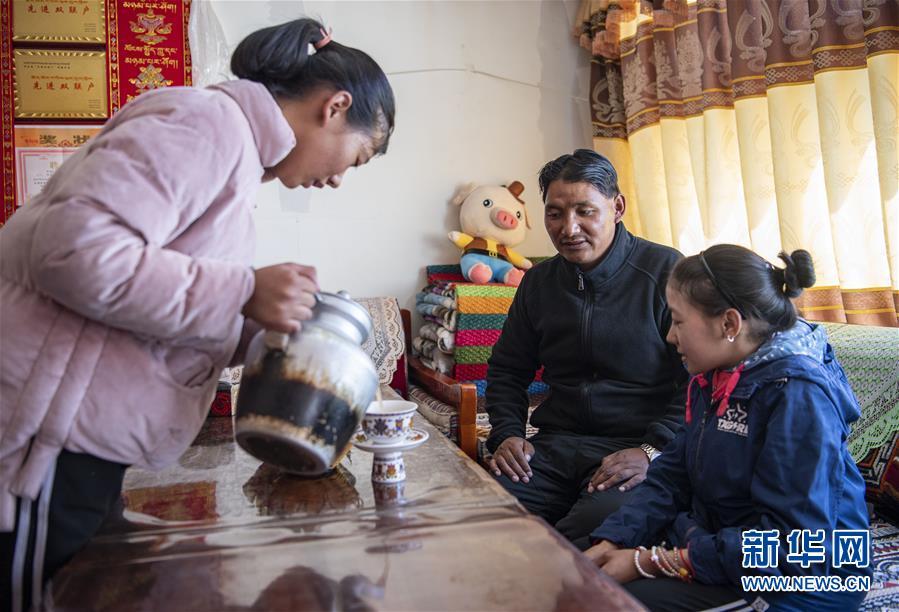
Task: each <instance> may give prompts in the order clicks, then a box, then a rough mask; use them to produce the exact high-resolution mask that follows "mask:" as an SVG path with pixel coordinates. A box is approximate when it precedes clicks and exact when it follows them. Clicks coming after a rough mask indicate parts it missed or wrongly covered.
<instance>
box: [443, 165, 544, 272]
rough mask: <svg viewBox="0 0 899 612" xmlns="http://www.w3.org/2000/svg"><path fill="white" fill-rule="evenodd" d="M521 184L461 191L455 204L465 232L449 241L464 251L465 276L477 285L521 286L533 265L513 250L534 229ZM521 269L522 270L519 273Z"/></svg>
mask: <svg viewBox="0 0 899 612" xmlns="http://www.w3.org/2000/svg"><path fill="white" fill-rule="evenodd" d="M522 191H524V185H522V184H521V183H519V182H518V181H515V182H513V183H512V184H510V185H508V186H506V185H500V186H482V187H477V186H476V185H475V184H474V183H472V184H469V185H465V186H464V187H461V188H460V189H459V190H458V191H457V192H456V196H455V197H454V198H453V200H452V203H453V204H454V205H456V206H459V207H460V209H459V220H460V221H461V225H462V231H461V232H450V233H449V239H450V240H451V241H452V242H453V244H455V245H456V246H457V247H459V248H460V249H462V260H461V262H460V264H461V267H462V275H463V276H465V278H467V279H468V280H469V281H471V282H473V283H479V284H484V283H489V282H496V283H506V284H507V285H515V286H516V287H517V286H518V284H519V283H521V278H522V277H523V276H524V272H523V270H528V269H530V268H531V266H532V265H533V264H532V263H531V261H530V260H529V259H527V258H525V257H522V256H521V255H519V254H518V253H516V252H515V251H513V250H512V248H511V247H513V246H515V245H517V244H521V243H522V242H523V241H524V238H525V235H526V234H527V230H529V229H530V228H531V224H530V223H529V222H528V213H527V210H526V209H525V206H524V202H523V201H522V200H521V199H519V197H518V196H520V195H521V192H522ZM519 268H520V269H519Z"/></svg>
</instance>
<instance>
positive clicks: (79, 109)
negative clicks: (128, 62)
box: [13, 49, 109, 119]
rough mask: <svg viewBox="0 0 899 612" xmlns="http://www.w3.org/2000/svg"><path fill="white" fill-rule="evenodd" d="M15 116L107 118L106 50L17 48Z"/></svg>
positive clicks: (14, 54)
mask: <svg viewBox="0 0 899 612" xmlns="http://www.w3.org/2000/svg"><path fill="white" fill-rule="evenodd" d="M13 58H14V62H15V67H16V70H15V83H14V98H15V117H16V118H17V119H22V118H29V119H30V118H39V119H54V118H64V119H105V118H106V117H107V116H108V115H109V105H108V99H107V94H106V52H105V51H50V50H47V51H45V50H38V49H15V50H14V51H13Z"/></svg>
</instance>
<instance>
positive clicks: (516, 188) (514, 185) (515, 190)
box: [506, 181, 524, 202]
mask: <svg viewBox="0 0 899 612" xmlns="http://www.w3.org/2000/svg"><path fill="white" fill-rule="evenodd" d="M506 189H508V190H509V191H510V192H511V193H512V195H513V196H515V199H516V200H518V201H519V202H520V201H521V198H519V197H518V196H520V195H521V192H522V191H524V185H522V184H521V183H519V182H518V181H512V182H511V183H510V184H509V185H508V186H507V187H506Z"/></svg>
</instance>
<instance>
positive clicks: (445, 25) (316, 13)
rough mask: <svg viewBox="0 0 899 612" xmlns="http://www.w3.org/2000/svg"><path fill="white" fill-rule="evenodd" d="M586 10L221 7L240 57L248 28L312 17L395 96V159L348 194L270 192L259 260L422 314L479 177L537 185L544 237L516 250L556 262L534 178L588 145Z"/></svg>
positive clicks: (538, 224)
mask: <svg viewBox="0 0 899 612" xmlns="http://www.w3.org/2000/svg"><path fill="white" fill-rule="evenodd" d="M578 4H579V0H543V1H537V0H533V1H519V0H512V1H492V2H485V1H459V2H449V1H439V0H434V1H416V2H393V1H382V0H374V1H328V2H301V1H287V0H280V1H274V2H272V1H264V0H256V1H249V0H213V2H211V4H208V5H207V7H211V8H212V9H213V11H214V13H215V15H216V16H217V17H218V20H219V22H220V23H221V26H222V30H223V32H224V36H225V39H226V42H227V48H228V49H227V50H228V52H230V50H231V49H233V48H234V46H235V45H236V44H237V43H238V42H239V41H240V39H241V38H242V37H243V36H245V35H246V34H248V33H249V32H251V31H253V30H255V29H258V28H260V27H264V26H267V25H272V24H275V23H280V22H283V21H287V20H289V19H293V18H295V17H298V16H302V15H309V16H313V17H318V18H320V19H322V20H323V21H324V22H325V23H326V24H327V25H329V26H331V27H333V30H334V39H335V40H338V41H339V42H341V43H344V44H348V45H351V46H355V47H359V48H360V49H362V50H364V51H366V52H367V53H368V54H370V55H371V56H372V57H373V58H374V59H375V60H376V61H377V62H378V63H379V64H380V65H381V67H382V68H383V69H384V71H385V72H386V73H387V75H388V78H389V79H390V82H391V84H392V86H393V89H394V93H395V95H396V99H397V115H396V131H395V132H394V135H393V137H392V139H391V141H390V149H389V151H388V153H387V155H385V156H383V157H381V158H377V159H375V160H373V161H372V162H370V163H369V164H367V165H366V166H364V167H362V168H359V169H355V170H354V169H351V170H350V171H349V172H348V173H347V175H346V177H345V179H344V183H343V185H342V186H341V187H340V189H338V190H330V189H325V190H321V191H319V190H311V191H308V192H305V191H303V190H302V189H300V190H297V191H288V190H286V189H284V188H283V187H281V186H279V185H276V184H271V183H270V184H266V185H264V186H263V189H262V191H261V192H260V197H259V206H258V208H257V211H256V222H257V231H258V250H257V264H259V265H265V264H270V263H276V262H280V261H289V260H292V261H297V262H300V263H304V264H309V265H314V266H316V267H317V269H318V273H319V283H320V285H321V287H322V289H323V290H325V291H336V290H338V289H346V290H348V291H349V292H350V293H351V294H352V295H355V296H359V297H362V296H373V295H395V296H396V297H398V298H399V300H400V304H401V305H403V306H404V307H414V294H415V292H416V291H417V290H418V289H420V288H421V286H422V285H423V284H424V278H425V277H424V266H425V265H426V264H429V263H457V262H458V258H459V252H458V250H457V249H456V248H455V247H454V246H453V245H452V244H451V243H450V242H449V240H447V238H446V233H447V232H448V231H449V230H453V229H458V217H457V213H456V211H455V210H451V208H452V207H451V206H450V205H449V204H448V201H449V199H450V198H451V197H452V195H453V192H454V191H455V188H456V187H457V186H458V185H459V184H462V183H465V182H467V181H476V182H478V183H494V184H500V183H508V182H510V181H512V180H520V181H521V182H522V183H524V185H525V192H524V195H523V197H524V199H525V201H526V202H527V207H528V211H529V215H530V217H531V220H532V225H533V230H532V231H531V233H530V234H529V236H528V239H527V241H526V242H525V243H524V244H522V245H520V247H519V248H518V250H519V251H520V252H523V253H525V254H529V255H548V254H552V253H554V250H553V248H552V244H551V243H550V241H549V239H548V238H547V236H546V232H545V230H544V229H543V222H542V203H541V200H540V196H539V192H538V188H537V180H536V175H537V172H538V170H539V169H540V167H541V166H542V165H543V164H544V163H545V162H546V161H548V160H550V159H552V158H554V157H556V156H558V155H561V154H563V153H567V152H571V151H572V150H573V149H575V148H578V147H589V146H590V142H591V138H590V122H589V107H588V102H587V95H586V93H587V90H588V85H589V60H588V57H587V54H586V53H584V52H583V51H582V50H580V49H579V48H578V46H577V44H576V41H575V40H574V39H573V38H572V37H571V35H570V30H571V26H572V23H573V19H574V15H575V12H576V10H577V6H578Z"/></svg>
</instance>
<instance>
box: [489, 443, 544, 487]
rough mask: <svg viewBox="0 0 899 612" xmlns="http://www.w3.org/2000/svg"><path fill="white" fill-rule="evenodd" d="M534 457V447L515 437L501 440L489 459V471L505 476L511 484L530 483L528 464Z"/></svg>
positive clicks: (531, 474)
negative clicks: (509, 479) (510, 480)
mask: <svg viewBox="0 0 899 612" xmlns="http://www.w3.org/2000/svg"><path fill="white" fill-rule="evenodd" d="M533 456H534V445H533V444H531V443H530V442H528V441H527V440H525V439H524V438H519V437H517V436H511V437H509V438H506V439H505V440H503V441H502V442H501V443H500V445H499V446H498V447H497V449H496V452H495V453H493V457H492V458H491V459H490V471H491V472H493V473H494V474H495V475H497V476H499V475H500V474H505V475H506V476H508V477H509V478H511V479H512V481H513V482H518V481H519V480H520V481H521V482H524V483H527V482H529V481H530V478H531V476H533V475H534V474H533V473H532V472H531V466H530V465H528V463H529V462H530V460H531V457H533Z"/></svg>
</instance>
